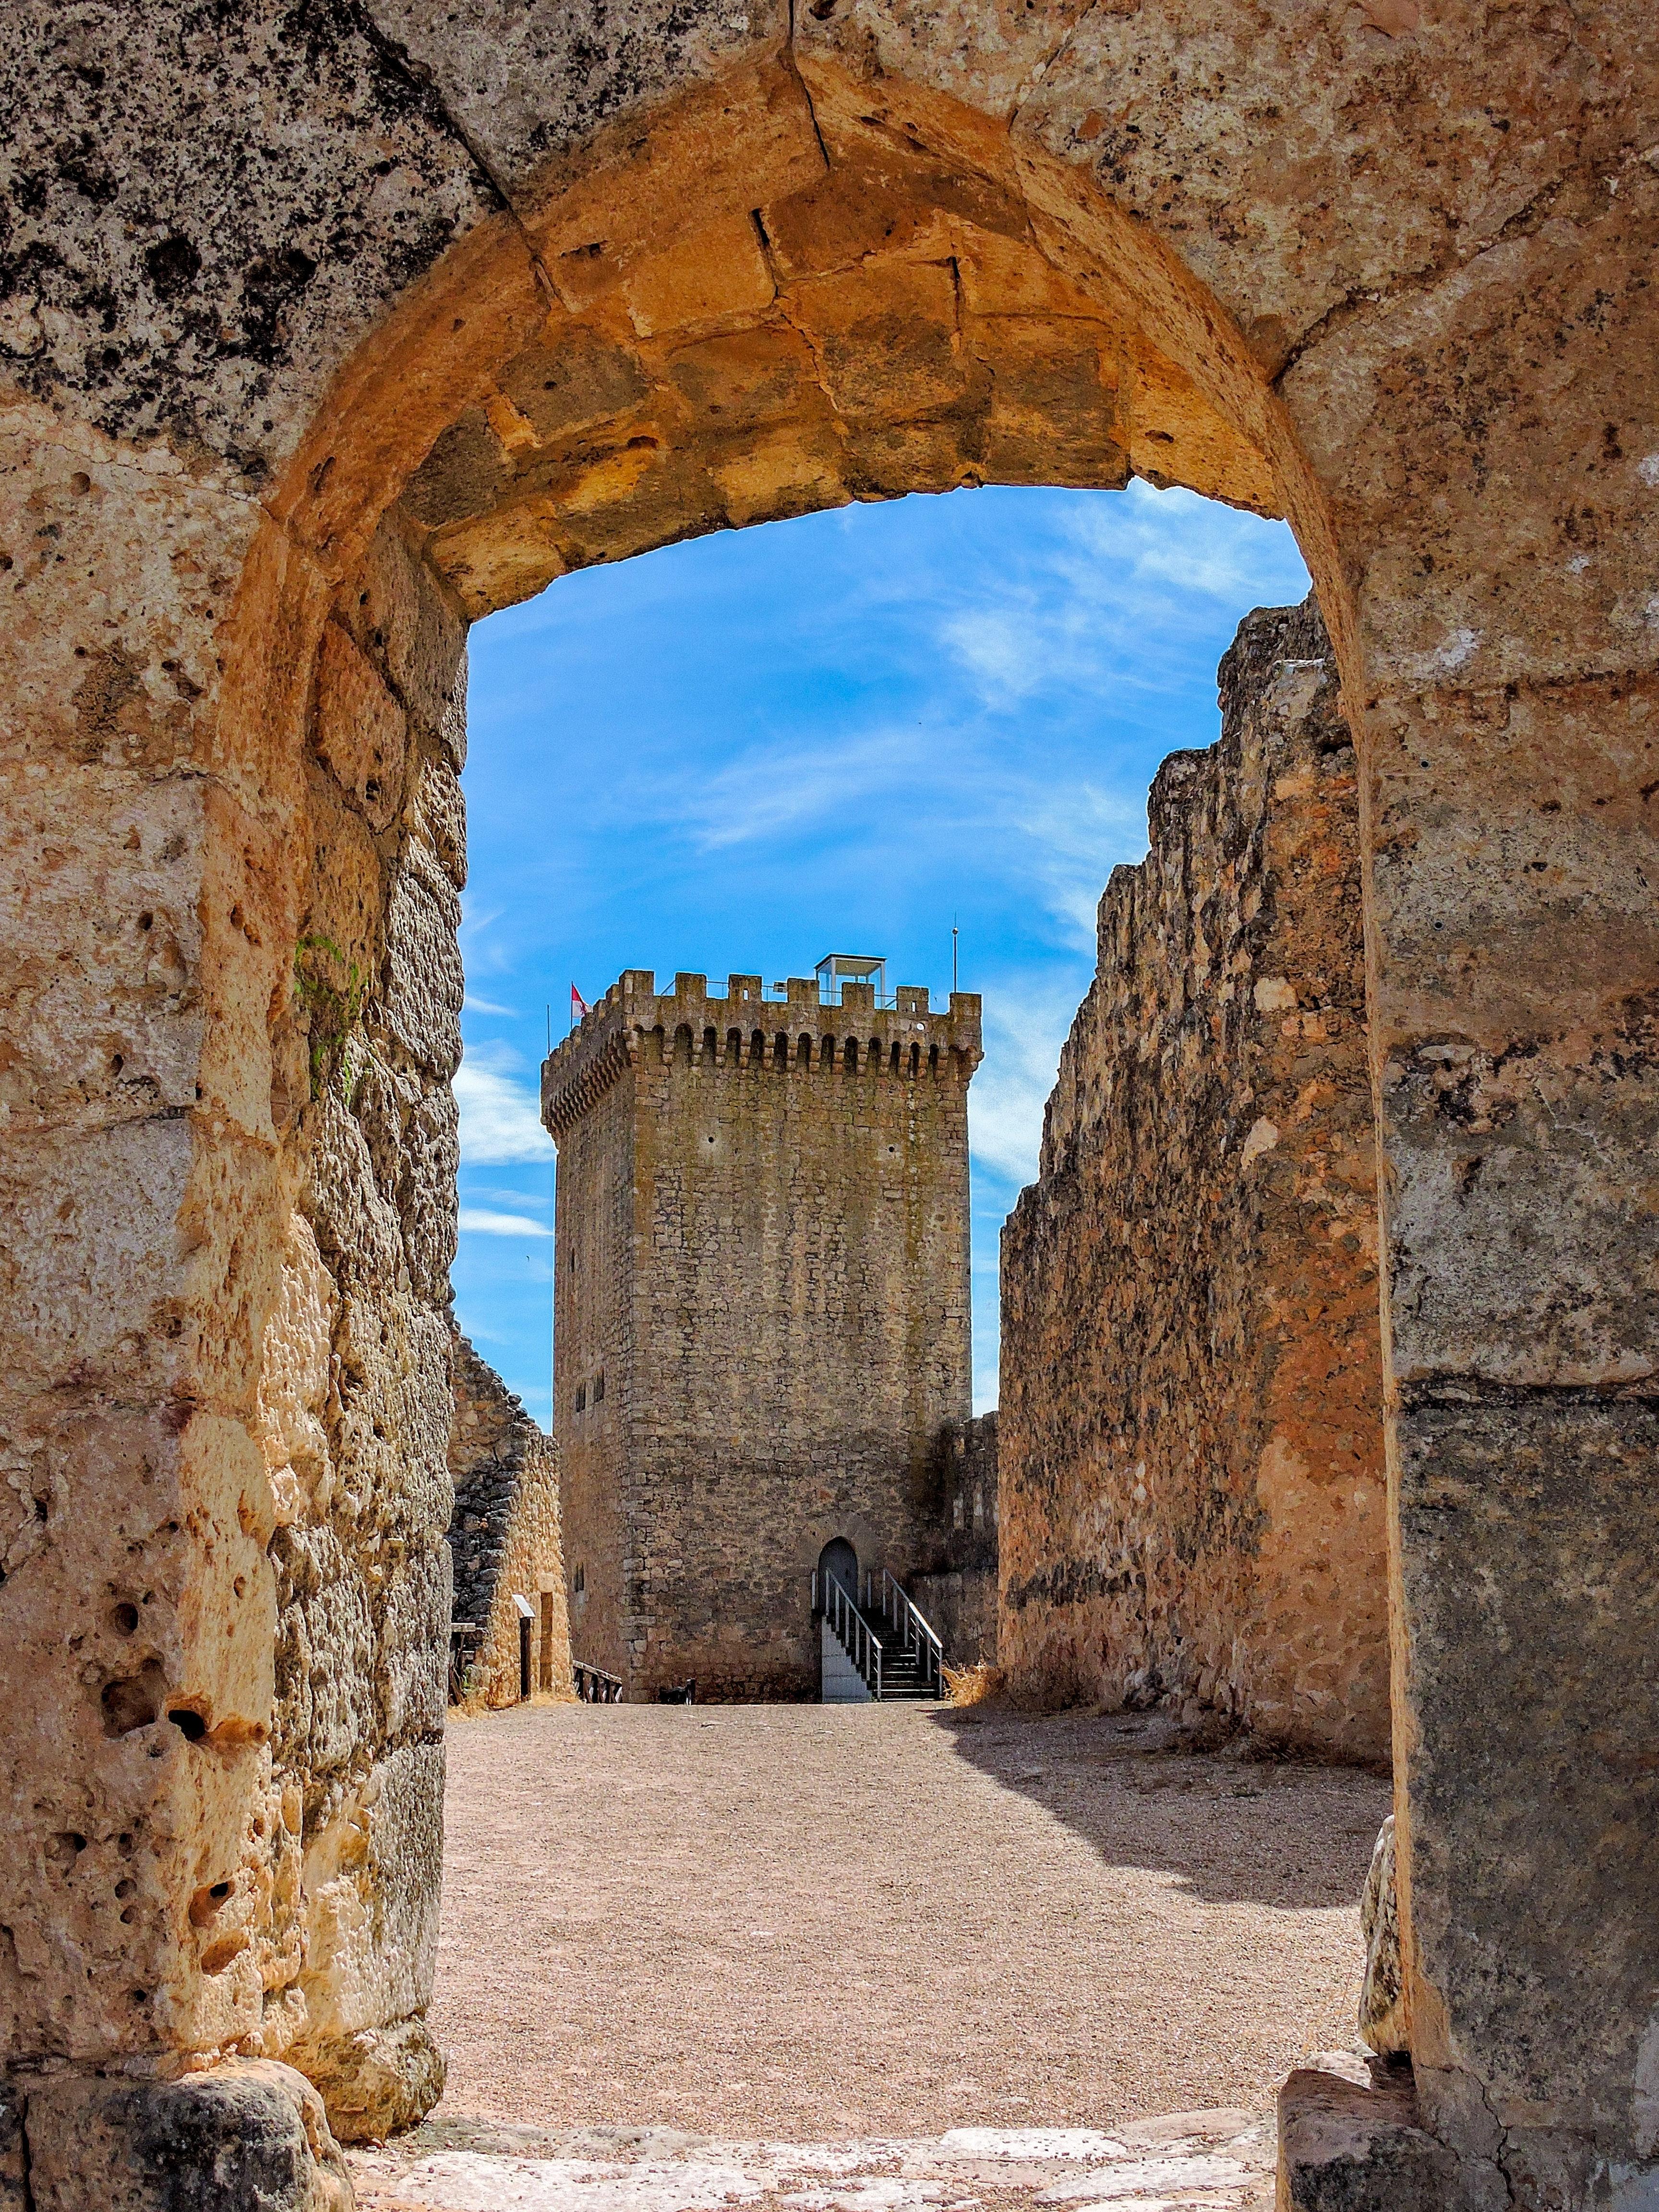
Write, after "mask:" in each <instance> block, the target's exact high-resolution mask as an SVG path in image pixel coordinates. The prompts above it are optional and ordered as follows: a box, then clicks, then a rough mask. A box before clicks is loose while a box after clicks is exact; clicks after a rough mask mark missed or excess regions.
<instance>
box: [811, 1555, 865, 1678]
mask: <svg viewBox="0 0 1659 2212" xmlns="http://www.w3.org/2000/svg"><path fill="white" fill-rule="evenodd" d="M812 1610H813V1612H814V1613H822V1614H823V1617H824V1619H825V1620H827V1621H828V1622H829V1626H830V1627H831V1628H833V1629H834V1630H835V1632H836V1636H837V1638H839V1639H840V1643H841V1648H842V1650H843V1651H844V1652H845V1653H846V1654H847V1656H848V1658H849V1659H850V1660H851V1661H852V1662H853V1664H854V1668H856V1669H857V1670H858V1674H859V1677H860V1680H861V1681H862V1682H863V1684H864V1686H865V1687H866V1689H867V1690H868V1691H869V1692H870V1694H871V1696H872V1698H873V1699H875V1700H876V1702H877V1703H878V1705H879V1703H880V1702H881V1659H882V1644H881V1638H879V1637H878V1635H877V1634H876V1633H875V1632H874V1630H873V1629H872V1627H871V1626H870V1624H869V1622H868V1621H867V1620H866V1619H865V1618H864V1615H863V1614H862V1613H860V1611H859V1608H858V1607H857V1606H855V1605H854V1602H853V1601H852V1598H851V1597H850V1596H849V1595H848V1592H847V1589H846V1587H845V1585H844V1584H843V1583H840V1582H838V1581H837V1580H836V1577H835V1576H834V1575H823V1576H820V1575H819V1573H818V1571H817V1569H816V1568H814V1569H813V1571H812Z"/></svg>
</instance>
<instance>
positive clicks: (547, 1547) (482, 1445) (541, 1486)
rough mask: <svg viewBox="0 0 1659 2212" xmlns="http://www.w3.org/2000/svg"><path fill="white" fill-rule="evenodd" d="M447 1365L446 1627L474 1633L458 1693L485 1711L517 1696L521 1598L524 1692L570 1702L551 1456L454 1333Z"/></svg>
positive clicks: (465, 1644) (463, 1645)
mask: <svg viewBox="0 0 1659 2212" xmlns="http://www.w3.org/2000/svg"><path fill="white" fill-rule="evenodd" d="M453 1359H454V1365H453V1388H454V1394H455V1427H454V1432H453V1436H452V1437H451V1440H450V1446H449V1471H450V1474H451V1476H452V1478H453V1481H454V1485H455V1517H454V1519H453V1521H452V1522H450V1524H449V1549H450V1556H451V1559H453V1564H454V1577H455V1610H454V1621H455V1626H456V1627H457V1629H459V1628H462V1627H463V1626H465V1628H467V1629H469V1630H471V1631H475V1632H477V1633H476V1636H474V1635H467V1636H465V1637H464V1638H461V1639H459V1648H458V1650H457V1654H456V1660H457V1666H458V1668H459V1672H460V1673H461V1674H462V1677H463V1682H464V1686H465V1690H466V1692H467V1694H468V1695H469V1696H471V1697H478V1698H482V1699H483V1702H484V1703H485V1704H486V1705H512V1704H513V1702H514V1701H515V1700H516V1699H518V1697H519V1696H520V1680H521V1668H520V1644H519V1638H520V1628H519V1623H520V1620H521V1618H522V1617H523V1616H522V1615H521V1614H520V1611H519V1608H518V1606H517V1603H516V1602H515V1600H516V1599H517V1598H518V1597H520V1596H522V1597H524V1598H526V1599H527V1600H528V1601H529V1602H530V1604H531V1605H532V1607H533V1608H534V1619H533V1620H532V1624H531V1678H530V1679H531V1688H532V1691H538V1690H539V1691H544V1692H552V1693H553V1694H554V1695H555V1696H559V1695H564V1696H567V1697H574V1694H575V1692H574V1687H573V1685H572V1681H571V1674H570V1622H569V1616H568V1611H567V1608H566V1604H565V1588H564V1559H563V1554H562V1549H561V1546H560V1541H559V1457H558V1452H557V1449H556V1447H555V1444H554V1442H553V1439H552V1437H550V1436H549V1435H547V1433H546V1432H545V1431H544V1430H542V1429H540V1428H538V1426H537V1425H536V1423H535V1422H534V1421H533V1420H532V1419H531V1417H530V1415H529V1414H528V1413H526V1412H525V1410H524V1407H523V1405H522V1404H521V1402H520V1400H519V1399H518V1398H517V1397H516V1396H515V1395H513V1393H512V1392H510V1391H509V1390H508V1389H507V1386H506V1384H505V1383H503V1382H502V1381H501V1376H499V1375H497V1374H496V1372H495V1370H494V1368H492V1367H490V1366H489V1364H487V1363H486V1362H485V1361H483V1359H481V1358H479V1357H478V1355H477V1352H475V1351H474V1350H473V1348H472V1346H471V1344H469V1343H468V1341H467V1340H466V1339H465V1337H464V1336H462V1335H460V1334H459V1333H458V1334H457V1335H456V1337H455V1340H454V1347H453ZM452 1688H453V1684H452Z"/></svg>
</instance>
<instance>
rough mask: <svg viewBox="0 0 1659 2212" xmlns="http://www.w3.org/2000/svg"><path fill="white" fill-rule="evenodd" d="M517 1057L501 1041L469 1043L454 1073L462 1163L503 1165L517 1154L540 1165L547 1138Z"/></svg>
mask: <svg viewBox="0 0 1659 2212" xmlns="http://www.w3.org/2000/svg"><path fill="white" fill-rule="evenodd" d="M522 1065H523V1063H522V1062H521V1061H520V1059H519V1056H518V1054H516V1053H515V1052H513V1051H512V1050H511V1049H510V1048H508V1047H507V1046H505V1045H489V1044H483V1045H474V1046H472V1047H471V1049H470V1050H469V1051H468V1054H467V1056H466V1058H465V1060H463V1061H462V1062H461V1065H460V1066H459V1068H458V1069H457V1071H456V1074H455V1103H456V1104H457V1106H458V1107H459V1109H460V1118H461V1160H462V1164H464V1165H465V1166H467V1167H489V1166H507V1164H510V1163H512V1162H513V1161H517V1160H534V1161H536V1162H538V1164H543V1165H544V1164H546V1163H547V1162H548V1161H549V1160H550V1158H552V1152H553V1139H551V1138H550V1136H549V1135H548V1133H547V1132H546V1130H545V1129H544V1128H543V1127H542V1122H541V1114H540V1111H539V1105H538V1099H537V1097H536V1093H535V1091H534V1090H533V1089H532V1085H530V1084H529V1083H528V1082H527V1081H526V1079H524V1077H523V1076H522V1075H521V1074H520V1072H519V1071H520V1068H521V1066H522Z"/></svg>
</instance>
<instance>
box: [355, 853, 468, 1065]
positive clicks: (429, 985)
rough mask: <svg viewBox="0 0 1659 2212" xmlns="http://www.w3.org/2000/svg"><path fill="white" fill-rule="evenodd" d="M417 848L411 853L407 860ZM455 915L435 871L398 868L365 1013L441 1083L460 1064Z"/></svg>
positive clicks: (449, 887)
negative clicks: (380, 962) (378, 970)
mask: <svg viewBox="0 0 1659 2212" xmlns="http://www.w3.org/2000/svg"><path fill="white" fill-rule="evenodd" d="M420 850H421V848H419V847H418V846H413V847H411V848H410V850H409V857H410V860H411V861H412V860H416V859H417V858H418V856H419V854H420ZM460 918H461V910H460V902H459V899H458V898H457V896H456V894H455V888H454V885H453V884H452V883H451V882H450V881H449V879H448V878H447V876H445V875H443V874H442V873H441V872H440V871H439V869H438V868H437V867H436V866H430V867H428V868H426V869H423V870H421V871H420V872H416V867H414V866H406V867H405V868H404V869H403V870H401V871H400V872H398V875H397V876H395V877H394V878H393V880H392V896H391V899H390V901H389V902H388V904H387V908H386V963H385V967H384V969H383V971H382V975H381V977H380V983H379V986H378V987H377V989H376V991H375V993H374V998H373V1000H371V1002H370V1006H369V1010H368V1018H369V1020H370V1023H371V1024H377V1023H378V1024H384V1025H385V1027H386V1030H387V1031H388V1032H389V1033H390V1035H391V1036H392V1039H393V1041H394V1042H395V1043H396V1044H397V1045H398V1048H400V1049H401V1050H402V1051H403V1052H404V1053H406V1054H408V1056H409V1058H410V1060H412V1061H413V1062H414V1063H415V1065H416V1066H417V1067H420V1068H422V1069H424V1070H425V1072H426V1073H428V1075H432V1076H435V1077H436V1079H438V1081H439V1082H441V1083H447V1082H448V1081H449V1079H450V1078H451V1077H452V1076H453V1074H454V1073H455V1070H456V1069H457V1068H458V1067H459V1066H460V1064H461V998H462V994H463V990H464V988H465V986H464V983H463V981H462V976H461V956H460V952H459V947H458V945H457V943H456V936H457V933H458V931H459V927H460Z"/></svg>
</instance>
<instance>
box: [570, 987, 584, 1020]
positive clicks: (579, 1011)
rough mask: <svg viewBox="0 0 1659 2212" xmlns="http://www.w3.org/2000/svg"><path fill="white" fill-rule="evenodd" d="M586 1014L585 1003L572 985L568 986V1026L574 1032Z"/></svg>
mask: <svg viewBox="0 0 1659 2212" xmlns="http://www.w3.org/2000/svg"><path fill="white" fill-rule="evenodd" d="M586 1012H587V1001H586V999H585V998H583V996H582V994H581V993H580V991H579V990H578V989H577V988H576V987H575V985H574V983H573V984H572V985H571V986H570V1026H571V1028H572V1029H573V1030H574V1028H575V1026H576V1024H577V1023H578V1022H579V1021H580V1019H581V1018H582V1016H583V1015H584V1014H585V1013H586Z"/></svg>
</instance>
